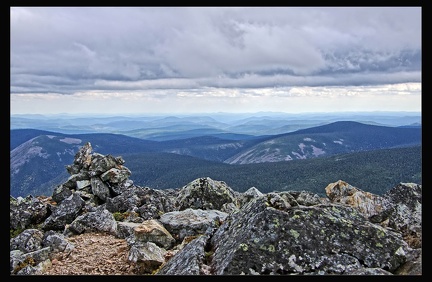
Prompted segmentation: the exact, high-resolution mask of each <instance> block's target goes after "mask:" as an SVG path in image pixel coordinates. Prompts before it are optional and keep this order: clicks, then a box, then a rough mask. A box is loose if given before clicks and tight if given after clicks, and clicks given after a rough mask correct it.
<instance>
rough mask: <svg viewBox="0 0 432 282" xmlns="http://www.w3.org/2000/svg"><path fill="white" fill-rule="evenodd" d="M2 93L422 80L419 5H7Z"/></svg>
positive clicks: (357, 83) (343, 83)
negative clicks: (6, 77) (7, 70)
mask: <svg viewBox="0 0 432 282" xmlns="http://www.w3.org/2000/svg"><path fill="white" fill-rule="evenodd" d="M10 16H11V17H10V24H11V26H10V31H11V37H10V38H11V87H10V89H11V93H12V94H13V93H44V92H50V93H53V92H54V93H65V94H69V93H75V92H79V91H86V90H98V89H109V88H110V87H113V88H114V89H120V88H123V89H140V88H141V89H152V88H163V87H166V88H171V89H175V88H179V89H182V88H185V87H190V86H192V87H197V88H200V87H221V88H223V87H240V88H248V87H253V88H259V87H271V86H281V87H282V86H301V85H305V86H325V85H362V84H364V85H369V84H380V83H405V82H421V8H420V7H394V8H392V7H381V8H379V7H376V8H375V7H373V8H367V7H359V8H344V7H321V8H319V7H311V8H309V7H304V8H301V7H275V8H271V7H236V8H231V7H226V8H223V7H210V8H204V7H202V8H199V7H179V8H175V7H168V8H163V7H93V8H87V7H56V8H50V7H34V8H26V7H11V10H10Z"/></svg>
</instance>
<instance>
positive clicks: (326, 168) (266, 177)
mask: <svg viewBox="0 0 432 282" xmlns="http://www.w3.org/2000/svg"><path fill="white" fill-rule="evenodd" d="M123 158H124V160H125V161H126V162H125V165H126V166H127V167H128V168H129V169H130V170H131V171H132V175H131V177H130V179H131V180H133V181H134V183H135V184H136V185H140V186H148V187H151V188H156V189H167V188H180V187H182V186H183V185H186V184H187V183H189V182H190V181H192V180H194V179H196V178H198V177H206V176H208V177H211V178H212V179H216V180H220V181H225V182H226V183H227V184H228V185H229V186H230V187H231V188H233V189H234V190H236V191H239V192H244V191H246V190H247V189H249V188H250V187H256V188H258V189H259V190H260V191H262V192H263V193H268V192H271V191H282V190H308V191H311V192H314V193H317V194H322V195H323V193H324V188H325V187H326V186H327V185H328V183H331V182H335V181H337V180H339V179H343V180H344V181H347V182H349V183H351V184H352V185H354V186H357V187H358V188H360V189H362V190H364V191H368V192H371V193H375V194H378V195H381V194H383V193H385V192H386V191H387V190H388V189H390V188H391V187H393V186H394V185H396V184H398V183H399V182H414V183H419V184H421V183H422V151H421V146H413V147H405V148H393V149H381V150H373V151H364V152H357V153H350V154H340V155H335V156H330V157H322V158H314V159H305V160H292V161H285V162H274V163H258V164H244V165H228V164H222V163H217V162H209V161H205V160H201V159H196V158H192V157H188V156H180V155H175V154H168V153H140V154H125V155H123Z"/></svg>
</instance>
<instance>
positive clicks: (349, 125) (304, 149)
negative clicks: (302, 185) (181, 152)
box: [224, 121, 421, 164]
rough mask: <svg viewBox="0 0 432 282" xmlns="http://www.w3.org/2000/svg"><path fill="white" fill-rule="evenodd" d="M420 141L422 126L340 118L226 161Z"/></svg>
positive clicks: (310, 155)
mask: <svg viewBox="0 0 432 282" xmlns="http://www.w3.org/2000/svg"><path fill="white" fill-rule="evenodd" d="M419 144H421V127H417V128H408V127H387V126H377V125H369V124H362V123H359V122H353V121H339V122H334V123H331V124H327V125H322V126H316V127H311V128H307V129H301V130H297V131H295V132H290V133H286V134H281V135H278V136H274V137H269V138H267V139H266V140H265V141H263V142H261V143H258V144H256V145H254V146H252V147H250V148H247V149H245V150H243V151H241V152H239V153H238V154H236V155H234V156H232V157H230V158H228V159H226V160H225V161H224V162H225V163H229V164H248V163H263V162H279V161H290V160H294V159H308V158H316V157H322V156H331V155H335V154H342V153H350V152H359V151H367V150H375V149H384V148H394V147H406V146H413V145H419Z"/></svg>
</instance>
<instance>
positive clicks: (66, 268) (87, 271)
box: [43, 233, 136, 275]
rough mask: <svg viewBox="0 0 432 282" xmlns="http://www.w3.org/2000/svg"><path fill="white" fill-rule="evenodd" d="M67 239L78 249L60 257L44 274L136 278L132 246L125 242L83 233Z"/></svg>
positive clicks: (53, 259) (100, 235)
mask: <svg viewBox="0 0 432 282" xmlns="http://www.w3.org/2000/svg"><path fill="white" fill-rule="evenodd" d="M67 240H68V241H69V242H71V243H73V244H74V246H75V248H74V249H73V250H72V251H71V252H62V253H58V254H56V255H55V257H54V258H52V260H51V262H52V266H50V267H48V268H47V269H46V271H45V272H44V273H43V275H136V267H135V265H134V263H132V262H130V261H128V260H127V257H128V253H129V247H128V245H127V243H126V240H125V239H119V238H116V237H115V236H113V235H109V234H103V233H83V234H80V235H77V236H72V237H69V238H67Z"/></svg>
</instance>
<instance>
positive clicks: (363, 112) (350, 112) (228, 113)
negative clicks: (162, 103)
mask: <svg viewBox="0 0 432 282" xmlns="http://www.w3.org/2000/svg"><path fill="white" fill-rule="evenodd" d="M371 113H374V114H400V113H403V114H415V115H417V114H420V115H421V113H422V112H421V111H396V110H395V111H376V110H375V111H337V112H336V111H333V112H298V113H292V112H281V111H257V112H222V111H219V112H195V113H193V112H184V113H172V112H171V113H168V112H160V113H121V112H119V113H84V112H83V113H64V112H63V113H14V114H12V113H11V114H10V116H109V117H113V116H177V115H179V116H192V115H193V116H195V115H254V114H284V115H313V114H323V115H325V114H327V115H328V114H336V115H343V114H371Z"/></svg>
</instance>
